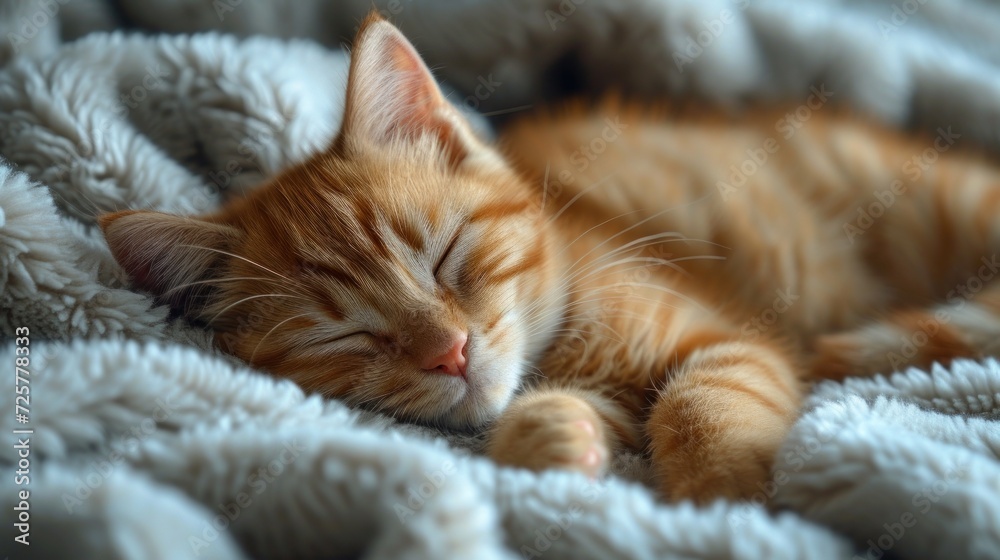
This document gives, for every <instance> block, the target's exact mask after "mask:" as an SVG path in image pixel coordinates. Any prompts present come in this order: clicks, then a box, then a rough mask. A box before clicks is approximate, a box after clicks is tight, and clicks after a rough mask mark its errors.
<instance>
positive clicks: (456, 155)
mask: <svg viewBox="0 0 1000 560" xmlns="http://www.w3.org/2000/svg"><path fill="white" fill-rule="evenodd" d="M427 134H430V135H434V136H435V137H436V138H437V139H438V141H439V143H440V146H441V147H442V148H443V149H444V150H446V155H447V156H448V158H449V160H450V161H451V162H452V163H458V162H460V161H462V160H463V159H464V158H466V157H469V156H470V155H473V153H474V152H475V151H477V150H479V149H481V148H482V145H481V144H480V143H479V141H478V140H477V139H476V137H475V135H474V134H473V132H472V128H471V127H470V126H469V124H468V122H467V121H466V119H465V118H464V117H463V116H462V115H461V113H459V111H458V110H457V109H455V107H453V106H452V105H451V104H450V103H449V102H448V101H447V100H446V99H445V98H444V95H443V94H442V93H441V90H440V88H438V85H437V82H436V81H435V80H434V76H432V75H431V73H430V71H429V70H428V69H427V66H426V65H425V64H424V62H423V60H421V58H420V55H419V54H417V51H416V50H415V49H414V48H413V45H411V44H410V42H409V41H407V39H406V37H404V36H403V34H402V33H400V32H399V30H398V29H396V28H395V27H393V26H392V25H391V24H390V23H388V22H386V21H384V20H381V19H379V18H377V17H369V19H368V20H367V21H366V22H365V23H364V24H363V25H362V28H361V31H360V32H359V33H358V38H357V41H356V43H355V49H354V52H353V53H352V55H351V70H350V76H349V78H348V84H347V104H346V108H345V111H344V123H343V127H342V130H341V135H340V137H339V138H338V144H340V143H344V142H351V141H357V140H360V141H367V142H374V143H376V144H386V143H390V142H394V141H400V140H402V141H412V140H415V139H417V138H419V137H421V136H423V135H427Z"/></svg>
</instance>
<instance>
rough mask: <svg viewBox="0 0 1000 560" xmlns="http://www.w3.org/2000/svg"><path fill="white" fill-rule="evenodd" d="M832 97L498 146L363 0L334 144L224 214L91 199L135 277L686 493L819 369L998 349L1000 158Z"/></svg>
mask: <svg viewBox="0 0 1000 560" xmlns="http://www.w3.org/2000/svg"><path fill="white" fill-rule="evenodd" d="M814 105H815V103H814ZM839 113H840V112H839V111H837V110H835V109H833V108H832V107H824V108H821V109H817V110H816V111H815V112H813V113H812V114H811V116H810V118H808V119H807V120H805V121H804V122H802V121H797V122H796V123H795V124H796V127H788V128H787V131H786V130H785V129H784V128H781V127H777V128H776V126H777V124H778V123H779V122H782V119H783V118H786V117H785V116H784V112H783V111H774V110H762V111H758V112H754V113H753V114H752V115H748V116H747V117H746V118H744V119H741V120H730V119H727V118H726V117H723V116H721V115H719V114H715V113H712V112H702V111H697V110H695V109H693V108H691V109H688V108H683V107H682V108H679V109H678V110H677V111H676V114H673V115H667V114H657V112H656V111H652V110H647V109H641V108H638V107H633V106H629V105H624V104H617V103H608V104H605V105H604V106H603V108H601V109H600V110H597V111H593V112H592V111H590V110H587V109H586V108H585V107H583V106H579V107H569V108H566V109H564V110H561V111H556V112H554V113H552V114H549V115H547V116H545V115H543V116H535V117H531V118H528V119H525V120H523V121H521V122H520V123H518V124H515V125H513V126H512V127H510V128H509V129H508V130H507V131H506V132H505V136H504V139H503V142H502V148H495V147H492V146H489V145H486V144H485V143H483V142H482V141H481V140H479V139H478V138H477V137H475V136H474V135H473V134H472V132H471V131H470V128H469V126H468V125H467V123H466V122H464V121H463V119H462V118H461V116H460V115H459V113H458V112H457V111H456V110H455V109H454V108H453V107H452V106H451V105H450V104H449V103H448V102H447V101H446V100H445V99H444V98H443V97H442V95H441V93H440V91H439V90H438V88H437V86H436V84H435V82H434V80H433V78H432V77H431V75H430V73H429V72H428V70H427V68H426V67H425V66H424V64H423V63H422V61H421V60H420V58H419V56H418V54H417V53H416V52H415V50H414V49H413V47H412V46H411V45H410V44H409V43H408V42H407V41H406V39H405V38H404V37H403V36H402V35H401V34H400V33H399V32H398V31H397V30H396V29H395V28H393V27H392V26H391V25H390V24H388V23H386V22H384V21H381V20H379V19H377V18H371V19H369V20H368V21H367V22H366V23H365V25H364V26H363V27H362V30H361V31H360V34H359V37H358V40H357V43H356V48H355V51H354V55H353V58H352V61H351V70H350V79H349V83H348V95H347V106H346V109H345V118H344V122H343V127H342V130H341V132H340V134H339V136H338V137H337V138H336V140H335V142H334V143H333V145H332V146H331V147H330V148H329V149H328V150H327V151H326V152H324V153H321V154H318V155H316V156H315V157H313V158H312V159H311V160H310V161H308V162H306V163H304V164H301V165H299V166H297V167H295V168H292V169H289V170H288V171H286V172H284V173H282V174H280V175H279V176H277V177H275V178H274V179H273V180H272V181H270V183H268V184H266V185H264V186H262V187H260V188H259V189H258V190H256V191H254V192H253V193H251V194H250V195H249V196H247V197H246V198H245V199H241V200H236V201H233V202H232V203H230V204H229V205H227V206H226V207H225V208H224V209H223V210H221V211H220V212H218V213H216V214H213V215H209V216H203V217H197V218H192V217H180V216H173V215H167V214H162V213H157V212H147V211H125V212H118V213H114V214H109V215H105V216H103V217H102V218H101V220H100V224H101V227H102V228H103V230H104V233H105V235H106V237H107V241H108V245H109V246H110V248H111V251H112V252H113V254H114V256H115V258H116V259H117V261H118V262H119V263H120V264H121V266H123V267H124V268H125V270H126V271H127V272H128V273H129V274H130V276H131V278H132V279H133V281H134V284H135V286H136V287H138V288H140V289H143V290H147V291H150V292H153V293H154V294H156V295H157V296H158V297H159V298H160V299H161V301H164V302H166V303H169V304H170V305H172V306H173V307H175V308H176V309H178V310H181V311H182V312H184V313H185V314H187V315H188V316H189V317H190V318H192V319H194V320H196V321H199V322H203V323H204V324H206V325H208V326H210V327H211V328H213V329H214V331H215V333H216V341H217V343H218V344H219V345H220V346H221V347H222V348H223V349H225V350H226V351H228V352H231V353H233V354H235V355H236V356H238V357H240V358H242V359H243V360H245V361H247V362H248V363H250V364H251V365H253V366H255V367H259V368H262V369H264V370H267V371H270V372H272V373H274V374H277V375H281V376H285V377H288V378H290V379H293V380H295V381H296V382H298V383H299V384H300V385H302V386H303V387H304V388H306V389H308V390H312V391H317V392H321V393H323V394H325V395H330V396H335V397H338V398H341V399H344V400H345V401H347V402H349V403H352V404H355V405H360V406H368V407H371V408H375V409H379V410H383V411H387V412H389V413H392V414H395V415H397V416H399V417H403V418H408V419H412V420H417V421H423V422H428V423H435V424H439V425H446V426H452V427H460V428H473V427H478V426H482V425H484V424H486V423H489V422H493V428H492V431H491V433H490V445H489V453H490V455H491V456H492V457H493V458H494V459H495V460H496V461H498V462H500V463H504V464H508V465H515V466H521V467H527V468H531V469H536V470H540V469H546V468H564V469H574V470H578V471H582V472H584V473H587V474H588V475H591V476H597V475H600V474H601V473H602V471H603V470H604V469H605V468H606V465H607V463H608V458H609V454H610V453H611V452H613V451H614V450H615V449H616V448H619V447H624V446H627V447H631V448H635V449H646V450H648V452H649V453H650V455H651V457H652V461H653V463H654V465H655V469H656V472H657V473H658V474H659V484H660V487H661V489H662V493H663V495H664V497H666V498H668V499H694V500H696V501H699V502H704V501H707V500H710V499H713V498H715V497H720V496H721V497H728V498H737V497H745V496H748V495H750V494H751V493H752V492H754V491H755V490H756V489H757V483H758V482H761V481H763V480H765V479H766V478H767V477H768V474H769V473H768V470H769V467H770V465H771V461H772V458H773V456H774V455H775V453H776V451H777V449H778V446H779V445H780V443H781V441H782V439H783V438H784V436H785V434H786V433H787V431H788V429H789V427H790V425H791V424H792V422H793V421H794V420H795V418H796V415H797V414H798V410H799V406H800V402H801V400H802V396H803V391H804V388H805V387H806V383H807V382H808V381H809V380H810V379H816V378H841V377H843V376H847V375H858V374H870V373H874V372H879V371H890V370H893V369H899V368H902V367H905V366H908V365H919V366H925V365H927V364H929V363H931V362H932V361H935V360H937V361H944V362H947V361H948V360H950V359H952V358H954V357H957V356H979V355H983V354H986V353H996V352H997V350H998V347H997V341H998V339H1000V320H998V313H1000V287H998V286H1000V282H992V283H990V282H986V281H985V280H987V278H986V276H987V275H992V274H994V273H995V268H991V267H993V266H994V264H993V263H996V260H995V259H996V254H997V252H998V251H1000V219H998V218H997V216H1000V173H998V172H997V170H996V168H995V167H994V166H992V165H990V164H989V163H988V162H987V161H986V160H985V159H984V158H982V157H978V156H976V155H974V154H969V153H967V152H959V150H958V149H957V148H952V146H951V144H949V142H952V139H950V138H944V139H942V138H937V139H935V138H909V137H904V136H902V135H901V134H897V133H893V132H889V131H885V130H880V129H877V128H875V127H872V126H869V125H867V124H865V123H863V122H860V121H859V120H856V119H853V118H850V117H849V116H847V115H843V114H839ZM788 131H791V133H792V134H791V135H790V136H789V135H788V134H787V132H788ZM928 154H931V155H933V157H934V161H933V163H932V164H927V165H924V164H926V163H927V162H926V161H925V160H920V161H917V160H914V159H913V158H927V159H929V158H930V155H928ZM747 162H752V163H753V165H750V164H748V163H747ZM915 162H916V163H915ZM917 164H919V165H917ZM879 207H881V210H880V209H879ZM984 263H986V264H984ZM984 270H985V271H986V272H984ZM977 275H978V276H977ZM972 278H981V279H982V280H984V281H982V282H979V281H977V283H976V285H977V286H978V288H976V289H974V290H973V289H971V280H970V279H972ZM967 282H968V283H969V285H968V286H967V285H966V284H967ZM959 286H961V287H962V288H959ZM963 290H964V291H963ZM935 302H939V303H935ZM872 318H877V320H875V321H874V322H868V321H870V320H871V319H872Z"/></svg>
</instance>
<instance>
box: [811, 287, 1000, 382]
mask: <svg viewBox="0 0 1000 560" xmlns="http://www.w3.org/2000/svg"><path fill="white" fill-rule="evenodd" d="M993 274H995V275H996V278H995V279H993V277H992V276H991V275H993ZM980 276H982V274H981V275H980ZM987 276H989V277H988V278H974V279H971V280H970V281H969V282H967V283H966V284H965V285H964V286H957V287H956V290H953V291H952V292H949V294H948V297H947V298H946V303H943V304H941V305H937V306H934V307H931V308H925V309H911V310H902V311H896V312H894V313H891V314H889V315H888V316H887V317H886V318H884V319H883V320H881V321H877V322H873V323H870V324H868V325H865V326H863V327H861V328H858V329H856V330H853V331H847V332H843V333H836V334H831V335H826V336H822V337H820V338H819V339H818V341H817V343H816V347H815V349H814V350H815V352H814V361H813V364H812V368H811V370H812V374H813V378H814V379H835V380H840V379H843V378H845V377H851V376H858V375H873V374H876V373H886V374H888V373H892V372H894V371H902V370H905V369H907V368H909V367H921V368H926V367H928V366H930V365H931V364H932V363H934V362H937V363H941V364H944V365H947V364H949V363H950V362H951V361H952V360H954V359H956V358H982V357H986V356H1000V273H997V272H996V271H988V273H987ZM991 280H992V282H991Z"/></svg>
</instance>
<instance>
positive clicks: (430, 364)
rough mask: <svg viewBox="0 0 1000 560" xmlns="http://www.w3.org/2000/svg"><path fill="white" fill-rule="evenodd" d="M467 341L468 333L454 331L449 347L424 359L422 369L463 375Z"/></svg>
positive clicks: (456, 375)
mask: <svg viewBox="0 0 1000 560" xmlns="http://www.w3.org/2000/svg"><path fill="white" fill-rule="evenodd" d="M468 341H469V335H468V334H466V333H456V334H455V336H454V338H453V339H452V344H451V348H450V349H449V350H448V351H447V352H445V353H444V354H441V355H440V356H437V357H434V358H431V359H430V360H426V361H425V362H424V364H423V370H424V371H427V372H430V373H441V374H444V375H454V376H455V377H465V363H466V356H465V353H466V349H465V345H466V343H467V342H468Z"/></svg>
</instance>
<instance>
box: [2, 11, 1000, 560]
mask: <svg viewBox="0 0 1000 560" xmlns="http://www.w3.org/2000/svg"><path fill="white" fill-rule="evenodd" d="M377 4H378V7H379V8H381V9H382V10H384V11H385V12H386V15H389V16H392V17H393V18H394V20H395V21H397V22H398V23H399V24H400V25H401V27H402V28H403V29H404V31H406V32H407V33H408V34H409V35H410V36H411V37H412V38H413V39H414V40H415V42H416V43H417V44H418V46H419V47H420V48H421V50H422V52H424V54H425V55H426V56H427V58H428V61H429V62H430V64H431V65H432V66H434V67H437V68H440V74H441V75H442V77H444V78H445V79H447V80H448V81H449V83H450V84H451V85H452V86H453V88H454V91H455V94H454V95H452V99H453V100H454V101H455V102H456V104H457V105H460V106H463V107H465V108H466V109H470V110H471V109H478V110H480V111H484V112H486V113H491V112H506V111H509V110H512V109H518V108H523V106H525V105H530V104H532V103H535V102H537V101H538V100H539V99H544V98H546V97H548V96H553V95H557V94H560V93H565V92H566V91H565V90H566V88H567V87H569V88H574V87H579V88H587V89H601V88H606V87H611V86H616V87H621V88H624V89H626V90H629V91H631V92H634V93H637V94H647V95H654V96H655V95H664V94H666V93H668V92H671V93H677V92H688V93H694V94H698V95H703V96H709V97H712V98H713V99H716V100H718V101H720V102H723V103H738V102H739V101H740V100H742V99H743V98H745V97H746V96H748V95H749V96H756V97H762V98H768V97H790V96H795V95H798V94H801V93H802V92H805V91H807V90H808V88H809V87H810V86H816V85H826V86H827V87H828V88H829V89H831V90H832V91H834V92H835V95H836V96H839V97H838V99H839V100H841V101H842V102H844V103H850V104H852V105H854V106H856V107H858V108H859V110H862V111H866V112H869V113H870V114H872V115H873V117H875V118H881V119H884V120H886V121H888V122H892V123H897V124H904V123H906V124H913V125H916V126H931V127H936V126H942V125H946V126H953V127H955V128H956V129H957V130H958V131H959V132H960V133H961V134H963V135H967V137H968V138H971V139H973V140H978V141H979V142H981V143H984V144H986V145H987V146H992V147H994V148H996V147H1000V146H997V143H998V142H1000V138H998V137H997V130H1000V127H998V126H997V125H998V124H1000V70H998V68H997V65H998V64H1000V46H998V43H997V38H996V37H995V36H993V35H991V33H993V31H992V30H995V29H996V28H997V27H996V25H1000V10H998V9H996V8H995V7H990V6H989V5H988V4H985V3H982V4H981V3H978V2H972V1H963V2H952V3H949V4H945V5H938V4H935V3H934V2H919V1H917V0H911V1H908V2H900V3H898V4H891V3H888V2H886V3H875V4H865V5H861V4H857V5H855V4H854V3H851V2H841V3H837V2H797V3H791V2H778V1H771V2H747V1H737V2H733V3H717V2H681V1H668V0H660V1H654V0H644V1H642V2H633V3H624V2H617V1H611V0H607V1H599V0H563V1H561V2H555V1H551V2H534V3H528V2H519V1H512V2H505V3H500V2H494V3H487V2H462V3H451V2H444V1H441V2H427V3H419V6H418V3H417V2H410V1H409V0H399V1H395V2H379V3H377ZM370 6H371V3H370V2H361V1H354V0H351V1H344V2H321V1H319V0H311V1H302V2H299V1H296V2H292V1H291V0H283V1H280V0H272V1H270V2H264V1H261V2H254V3H251V2H246V3H243V2H242V1H241V0H217V1H212V2H209V1H194V0H188V1H182V2H167V1H165V0H161V1H146V2H137V1H132V0H119V1H118V2H116V3H114V4H104V3H102V2H100V1H99V0H86V1H84V0H53V1H52V2H45V1H41V0H39V1H38V2H16V1H6V0H0V32H2V33H3V35H4V37H5V38H6V41H5V42H4V43H3V46H2V48H0V63H2V64H3V65H4V67H3V70H2V71H0V154H2V156H3V158H4V159H5V160H6V161H5V162H4V163H2V165H0V333H2V334H3V336H4V337H6V338H7V341H6V342H5V344H4V346H3V347H2V348H0V363H5V364H13V363H14V362H15V350H14V349H15V343H14V338H13V337H14V335H15V329H16V328H17V327H29V329H30V335H29V339H30V349H31V354H30V358H31V360H30V366H29V367H28V368H27V370H28V371H30V374H28V375H30V381H31V385H30V388H31V396H32V399H31V404H30V406H29V409H30V414H29V416H30V420H29V422H27V423H26V424H20V423H18V422H17V420H16V417H15V413H14V410H11V408H12V405H13V397H12V396H13V394H14V390H15V383H16V381H15V378H14V376H11V375H7V376H4V377H3V380H2V382H0V383H2V385H3V388H4V390H5V391H7V393H6V394H8V395H11V397H10V398H6V399H5V400H4V407H3V410H2V412H3V413H2V414H0V429H3V430H5V431H6V433H8V434H11V432H12V431H13V430H16V429H31V430H33V433H32V434H30V437H29V438H28V439H29V440H30V451H31V454H30V485H29V486H27V487H24V486H19V485H17V484H16V483H15V481H14V477H13V476H5V477H4V479H3V480H4V481H3V483H0V484H2V488H3V493H2V495H0V504H2V507H3V508H5V511H7V512H12V511H15V510H14V509H13V508H15V507H17V506H18V505H19V502H20V501H21V500H20V499H19V497H18V496H17V491H18V490H21V489H25V488H28V489H30V542H31V543H32V544H31V546H30V547H24V545H22V544H19V543H17V542H15V541H14V536H16V535H18V534H21V533H20V529H19V528H17V527H13V526H11V525H8V531H12V533H11V534H9V535H8V536H7V537H6V538H5V539H4V540H3V545H2V547H0V553H2V554H4V555H9V556H10V557H12V558H26V557H37V558H70V557H72V558H101V559H116V558H123V559H124V558H152V559H156V558H184V557H204V558H227V559H229V558H250V557H260V558H269V557H297V558H305V557H308V558H327V557H365V558H403V557H405V558H414V559H423V558H427V559H430V558H486V559H488V558H517V557H521V558H537V557H546V558H594V559H603V558H719V559H722V558H746V559H753V558H789V559H795V558H820V559H827V558H829V559H833V558H849V557H851V556H852V555H855V556H857V557H859V558H871V559H875V558H881V557H883V556H885V555H893V556H896V557H901V558H1000V364H998V363H997V362H996V361H995V360H985V361H983V362H981V363H976V362H968V361H963V362H958V363H955V364H953V365H952V367H951V368H949V369H945V368H940V367H935V368H933V369H931V370H930V371H917V370H910V371H907V372H905V373H896V374H892V375H889V376H879V377H875V378H870V379H850V380H848V381H846V382H845V383H842V384H835V383H825V384H822V385H820V386H818V387H817V389H816V390H815V391H814V393H813V395H812V396H811V397H810V399H809V402H808V406H807V407H806V410H805V411H804V413H803V416H802V418H801V419H800V420H799V422H798V423H797V424H796V426H795V428H794V430H793V432H792V434H791V435H790V436H789V438H788V440H787V442H786V443H785V445H784V446H783V448H782V450H781V451H780V452H779V454H778V457H777V463H776V465H775V470H774V476H773V477H772V479H771V480H770V481H768V482H767V483H766V484H763V485H761V487H760V492H758V493H757V494H755V495H754V496H753V497H752V499H751V500H749V501H748V502H745V503H726V502H719V503H716V504H714V505H712V506H709V507H706V508H694V507H692V506H691V505H689V504H678V505H665V504H662V503H659V502H657V501H656V500H655V498H654V496H653V494H652V493H651V492H650V491H649V490H648V488H647V486H646V483H647V482H648V475H647V472H646V471H647V469H646V467H647V465H646V463H645V459H644V458H643V457H641V456H638V455H629V454H623V455H621V456H619V457H616V459H615V463H614V468H613V475H612V476H610V477H608V478H607V479H605V480H602V481H599V482H591V481H588V480H586V479H585V478H582V477H580V476H578V475H574V474H570V473H558V472H550V473H545V474H540V475H539V474H532V473H527V472H523V471H518V470H512V469H505V468H497V467H495V466H494V465H492V464H491V463H490V462H489V461H486V460H484V459H483V458H481V457H479V456H477V454H476V452H477V451H479V450H480V449H481V446H482V441H481V436H478V435H475V434H472V435H469V434H450V433H439V432H435V431H432V430H429V429H426V428H422V427H419V426H412V425H406V424H399V423H396V422H395V421H394V420H392V419H391V418H387V417H384V416H380V415H375V414H371V413H366V412H363V411H356V410H351V409H349V408H347V407H345V406H344V405H342V404H341V403H338V402H336V401H331V400H322V399H320V398H318V397H316V396H308V395H305V394H304V393H303V392H302V391H301V390H300V389H299V388H298V387H297V386H295V385H294V384H292V383H289V382H286V381H282V380H276V379H273V378H271V377H269V376H267V375H265V374H263V373H260V372H256V371H252V370H249V369H247V368H246V367H245V366H244V365H242V364H239V363H236V362H235V361H234V360H232V359H231V358H229V357H227V356H224V355H221V354H219V353H218V352H216V351H214V350H213V349H212V348H211V345H210V336H209V334H208V333H206V332H203V331H201V330H198V329H194V328H192V327H190V326H188V325H186V324H185V323H184V322H183V321H177V320H173V319H172V318H170V317H169V316H168V313H167V310H166V309H164V308H162V307H157V306H156V305H155V304H154V302H153V301H152V299H151V298H149V297H148V296H147V295H145V294H141V293H135V292H132V291H130V290H128V286H127V283H126V280H125V279H124V278H123V276H122V273H121V271H120V269H119V268H118V267H117V265H116V264H115V263H114V261H113V260H112V258H111V256H110V254H109V252H108V249H107V247H106V246H105V244H104V243H103V241H102V239H101V236H100V233H99V231H97V229H96V228H95V226H94V218H95V216H96V215H97V214H98V213H100V212H103V211H109V210H114V209H123V208H155V209H159V210H166V211H172V212H181V213H200V212H206V211H210V210H212V209H214V208H217V207H218V205H219V204H220V203H221V202H222V201H223V200H225V198H227V197H229V196H238V195H239V194H240V193H242V192H244V191H245V190H247V189H251V188H253V187H254V186H256V185H258V184H260V182H261V181H263V180H264V179H265V178H267V177H269V176H271V175H273V174H274V173H276V172H277V171H278V170H280V169H282V168H284V167H287V166H288V165H291V164H293V163H295V162H297V161H301V160H302V159H303V158H305V157H307V156H308V155H309V154H311V153H314V152H315V151H316V150H318V149H320V148H321V147H322V146H324V145H325V144H326V143H327V142H328V141H329V140H330V139H331V138H332V137H333V135H334V134H335V133H336V130H337V128H338V126H339V119H340V111H341V110H342V107H343V89H344V81H345V78H346V74H347V58H346V55H345V54H344V53H343V52H342V51H341V50H339V49H336V48H333V47H336V46H337V42H338V41H339V40H341V39H344V38H348V37H349V36H350V35H351V34H352V29H353V27H354V26H355V25H356V23H357V21H358V19H359V18H360V17H361V15H362V14H363V13H364V12H365V11H366V10H367V9H368V8H369V7H370ZM897 12H898V14H897ZM900 14H901V15H900ZM123 23H125V24H128V25H131V26H140V27H143V28H146V29H154V30H167V31H173V32H178V31H197V30H204V29H208V28H222V29H224V30H226V31H230V32H233V33H236V34H239V35H249V34H254V33H265V34H270V35H275V36H279V37H283V38H285V39H277V38H262V37H257V38H250V39H238V38H235V37H232V36H223V35H217V34H203V35H194V36H167V35H163V36H152V37H150V36H146V35H144V34H138V33H136V34H123V33H120V32H119V33H98V34H95V35H91V36H89V37H86V38H83V39H81V40H78V41H75V42H72V43H65V44H64V42H63V41H64V40H68V39H74V38H76V37H79V36H81V35H84V34H85V33H87V32H89V31H105V30H109V29H113V28H114V27H116V26H118V25H121V24H123ZM720 26H721V27H720ZM991 26H993V27H991ZM703 32H704V33H703ZM705 33H707V34H705ZM289 37H306V38H309V39H313V40H315V41H319V42H320V43H323V44H325V45H327V46H328V47H331V48H326V47H323V46H320V45H319V44H317V43H316V42H313V41H307V40H298V39H293V40H288V38H289ZM692 45H694V47H692ZM699 49H700V50H699ZM557 74H558V75H559V76H560V77H559V79H558V80H557V79H555V78H554V76H555V75H557ZM567 84H569V85H567ZM490 88H492V90H491V89H490ZM23 437H24V436H22V435H17V436H12V439H11V442H10V443H11V444H10V445H6V446H4V447H3V448H2V451H0V463H2V465H3V468H5V469H10V471H9V472H13V471H14V470H16V468H18V467H17V463H18V460H19V459H20V458H21V457H19V455H18V448H15V445H17V444H18V441H20V440H19V438H23Z"/></svg>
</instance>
